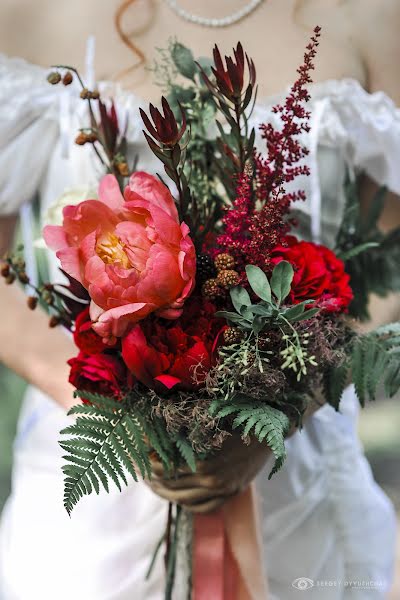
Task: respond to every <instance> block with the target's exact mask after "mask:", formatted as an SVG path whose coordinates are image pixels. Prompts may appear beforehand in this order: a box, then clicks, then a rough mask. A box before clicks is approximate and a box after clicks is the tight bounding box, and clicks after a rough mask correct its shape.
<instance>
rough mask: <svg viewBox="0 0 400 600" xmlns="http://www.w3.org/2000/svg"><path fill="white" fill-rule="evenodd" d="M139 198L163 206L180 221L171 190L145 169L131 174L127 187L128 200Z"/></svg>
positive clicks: (154, 205)
mask: <svg viewBox="0 0 400 600" xmlns="http://www.w3.org/2000/svg"><path fill="white" fill-rule="evenodd" d="M139 198H142V199H143V200H147V201H148V202H149V204H150V205H151V206H153V207H158V208H161V210H163V211H164V212H166V213H168V214H169V216H170V217H172V218H173V220H174V221H175V222H178V211H177V208H176V205H175V201H174V199H173V197H172V194H171V192H170V191H169V189H168V188H167V186H166V185H164V184H163V183H161V181H160V180H159V179H158V178H157V177H154V175H150V174H149V173H145V172H144V171H137V172H136V173H134V174H133V175H131V178H130V180H129V186H128V187H127V188H126V189H125V199H126V200H127V201H128V202H129V201H132V200H135V199H139Z"/></svg>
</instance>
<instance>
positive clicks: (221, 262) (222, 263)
mask: <svg viewBox="0 0 400 600" xmlns="http://www.w3.org/2000/svg"><path fill="white" fill-rule="evenodd" d="M214 264H215V267H216V269H217V271H225V270H227V269H234V268H235V259H234V258H233V256H231V255H230V254H227V253H226V252H223V253H222V254H218V256H217V257H216V258H215V261H214Z"/></svg>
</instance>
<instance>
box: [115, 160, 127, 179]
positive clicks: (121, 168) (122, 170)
mask: <svg viewBox="0 0 400 600" xmlns="http://www.w3.org/2000/svg"><path fill="white" fill-rule="evenodd" d="M115 168H116V169H117V171H118V173H119V174H120V175H122V177H129V166H128V163H126V162H117V163H115Z"/></svg>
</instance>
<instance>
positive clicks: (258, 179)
mask: <svg viewBox="0 0 400 600" xmlns="http://www.w3.org/2000/svg"><path fill="white" fill-rule="evenodd" d="M319 37H320V27H316V28H315V29H314V35H313V36H312V37H311V40H310V43H309V44H308V46H307V48H306V52H305V54H304V62H303V64H302V65H301V66H300V67H299V68H298V69H297V72H298V73H299V77H298V79H297V81H296V82H295V83H294V84H293V86H292V88H291V89H290V92H289V94H288V96H287V97H286V99H285V102H284V103H283V104H278V105H276V106H274V108H273V109H272V111H273V112H274V113H275V114H278V115H279V116H280V121H281V123H282V127H281V128H280V129H276V128H275V127H274V126H273V125H272V124H271V123H267V124H263V125H261V126H260V130H261V134H262V138H263V139H264V140H265V141H266V145H267V151H268V153H267V156H266V157H265V156H262V155H261V154H260V153H256V154H255V156H254V175H253V176H252V177H250V176H249V175H248V174H246V173H243V174H242V175H241V177H239V179H238V185H237V197H236V199H235V201H234V202H233V205H232V207H230V208H229V209H228V210H227V211H226V213H225V215H224V218H223V225H224V230H223V233H222V234H221V235H220V236H219V237H218V244H219V246H220V248H221V249H222V250H223V251H226V252H229V253H231V254H232V255H234V257H235V258H236V260H237V262H238V264H239V265H240V266H244V265H245V264H249V263H251V264H256V265H259V266H260V267H261V268H263V269H264V270H268V269H269V268H270V266H271V263H270V258H271V250H272V249H273V248H274V247H275V246H277V245H278V244H284V238H285V236H286V235H287V233H288V231H289V229H290V227H291V223H290V221H289V220H288V219H287V215H288V213H289V210H290V206H291V204H292V202H294V201H295V200H302V199H304V198H305V193H304V191H302V190H297V191H294V192H291V193H287V192H286V191H285V185H286V184H288V183H290V182H292V181H293V180H294V179H295V178H296V177H298V176H299V175H309V169H308V167H307V165H304V164H299V163H300V162H301V160H302V159H304V158H305V157H306V156H307V154H308V150H307V148H306V147H304V146H303V145H302V144H301V143H300V141H299V139H298V137H299V135H300V134H301V133H303V132H306V133H307V132H309V130H310V126H309V118H310V113H309V111H307V110H306V109H305V106H304V104H305V103H306V102H307V101H308V100H309V99H310V95H309V93H308V90H307V85H308V84H310V83H311V82H312V79H311V76H310V72H311V71H312V70H313V69H314V62H313V60H314V58H315V55H316V52H317V47H318V45H319Z"/></svg>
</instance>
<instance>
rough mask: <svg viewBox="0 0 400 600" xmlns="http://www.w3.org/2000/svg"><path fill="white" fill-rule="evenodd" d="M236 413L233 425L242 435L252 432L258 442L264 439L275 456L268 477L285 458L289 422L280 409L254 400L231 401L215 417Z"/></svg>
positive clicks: (277, 468) (278, 467) (280, 465)
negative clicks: (250, 401) (241, 430)
mask: <svg viewBox="0 0 400 600" xmlns="http://www.w3.org/2000/svg"><path fill="white" fill-rule="evenodd" d="M234 414H236V417H235V419H234V421H233V427H234V428H239V427H241V428H242V429H243V435H250V434H251V433H253V434H254V435H255V437H256V438H257V439H258V441H259V442H262V441H265V442H266V443H267V444H268V446H269V447H270V449H271V451H272V453H273V454H274V456H275V464H274V467H273V469H272V471H271V473H270V474H269V476H268V478H269V479H270V478H271V477H272V475H274V473H276V472H277V471H278V470H279V469H280V468H281V467H282V465H283V463H284V461H285V458H286V449H285V435H286V433H287V432H288V431H289V427H290V422H289V419H288V417H287V416H286V415H285V413H283V412H282V411H280V410H278V409H276V408H274V407H272V406H269V405H268V404H261V403H256V402H252V403H249V402H245V401H244V398H243V397H242V396H241V397H240V400H236V402H235V401H233V402H232V404H231V405H230V406H229V407H223V408H222V409H221V410H220V411H219V412H218V413H217V417H219V418H222V417H226V416H229V415H234Z"/></svg>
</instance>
